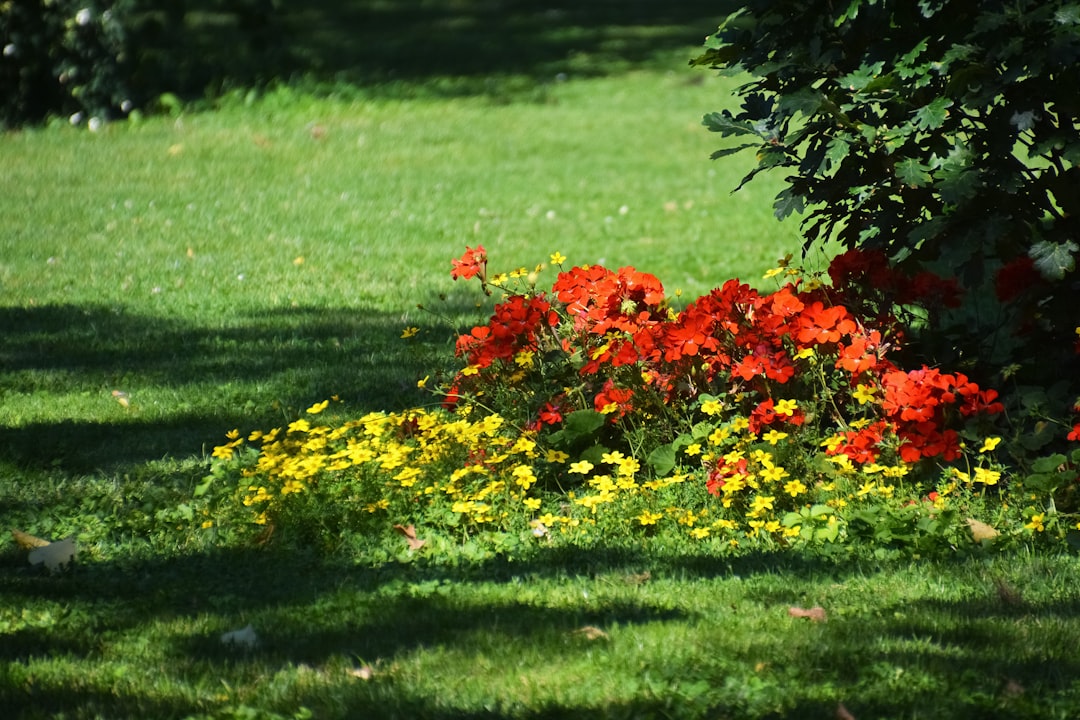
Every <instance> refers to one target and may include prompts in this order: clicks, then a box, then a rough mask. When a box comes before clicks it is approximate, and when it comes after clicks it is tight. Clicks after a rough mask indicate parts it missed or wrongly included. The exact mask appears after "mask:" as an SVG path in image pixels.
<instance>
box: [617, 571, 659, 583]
mask: <svg viewBox="0 0 1080 720" xmlns="http://www.w3.org/2000/svg"><path fill="white" fill-rule="evenodd" d="M623 579H624V580H625V581H626V584H627V585H641V584H643V583H647V582H649V581H650V580H652V573H651V572H649V571H648V570H646V571H645V572H643V573H637V574H631V575H627V576H626V577H625V578H623Z"/></svg>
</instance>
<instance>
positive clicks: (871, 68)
mask: <svg viewBox="0 0 1080 720" xmlns="http://www.w3.org/2000/svg"><path fill="white" fill-rule="evenodd" d="M883 67H885V63H884V62H882V61H879V62H876V63H874V64H873V65H862V66H860V67H859V69H858V70H856V71H855V72H853V73H848V74H847V75H844V76H843V77H841V78H840V79H839V81H838V82H839V83H840V85H842V86H843V87H846V88H847V89H848V90H854V91H858V90H863V89H865V88H866V87H867V86H868V85H869V84H870V83H872V82H873V81H874V79H875V78H876V77H877V76H878V75H879V74H880V73H881V69H882V68H883Z"/></svg>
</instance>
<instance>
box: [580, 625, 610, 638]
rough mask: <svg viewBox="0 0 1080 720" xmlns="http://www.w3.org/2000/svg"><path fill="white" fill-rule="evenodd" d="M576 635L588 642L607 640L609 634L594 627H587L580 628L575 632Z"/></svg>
mask: <svg viewBox="0 0 1080 720" xmlns="http://www.w3.org/2000/svg"><path fill="white" fill-rule="evenodd" d="M573 634H574V635H580V636H581V637H583V638H585V639H586V640H607V639H608V634H607V633H606V632H604V631H603V630H601V629H600V628H598V627H596V626H594V625H586V626H585V627H582V628H578V629H577V630H575V631H574V632H573Z"/></svg>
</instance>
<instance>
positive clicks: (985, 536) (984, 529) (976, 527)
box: [964, 518, 998, 542]
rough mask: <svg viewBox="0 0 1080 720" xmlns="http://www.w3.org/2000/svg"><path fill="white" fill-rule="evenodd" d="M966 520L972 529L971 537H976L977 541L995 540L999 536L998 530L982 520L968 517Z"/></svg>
mask: <svg viewBox="0 0 1080 720" xmlns="http://www.w3.org/2000/svg"><path fill="white" fill-rule="evenodd" d="M964 522H966V523H967V526H968V529H969V530H971V537H972V538H974V539H975V542H982V541H983V540H993V539H994V538H996V537H997V536H998V531H997V530H995V529H994V528H992V527H991V526H989V525H987V524H986V523H984V522H982V521H980V520H976V519H975V518H968V519H967V520H965V521H964Z"/></svg>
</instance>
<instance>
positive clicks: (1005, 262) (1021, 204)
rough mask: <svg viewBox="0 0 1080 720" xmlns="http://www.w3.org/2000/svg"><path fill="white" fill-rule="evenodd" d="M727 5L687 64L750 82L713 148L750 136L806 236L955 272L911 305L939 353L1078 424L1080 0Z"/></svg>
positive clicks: (779, 208) (778, 208) (783, 0)
mask: <svg viewBox="0 0 1080 720" xmlns="http://www.w3.org/2000/svg"><path fill="white" fill-rule="evenodd" d="M723 11H724V13H725V15H726V19H725V20H724V21H723V23H722V25H721V26H720V28H719V30H718V31H717V32H716V34H715V35H713V36H712V37H711V38H709V40H708V42H707V44H706V49H705V51H704V53H703V54H702V55H701V56H700V57H698V58H696V59H695V60H694V61H692V62H693V64H696V65H704V66H709V67H713V68H718V69H721V70H722V71H724V72H728V73H732V74H741V73H747V74H748V75H749V82H747V83H746V84H745V85H743V86H742V87H741V88H740V89H739V90H738V92H737V95H738V97H739V98H740V99H741V108H740V109H739V110H738V111H737V112H730V111H726V110H725V111H722V112H717V113H711V114H709V115H707V116H706V117H705V124H706V125H707V126H708V127H709V129H711V130H713V131H716V132H719V133H720V134H721V135H722V136H724V137H734V138H738V139H739V140H740V141H741V143H740V144H737V145H735V146H734V147H729V148H726V149H723V150H720V151H718V152H717V153H715V155H714V156H722V155H727V154H731V153H734V152H737V151H739V150H742V149H744V148H754V149H755V150H756V153H757V165H756V166H755V167H754V168H753V169H752V170H751V171H750V173H749V174H748V175H747V176H746V178H745V179H744V181H743V182H744V183H745V182H747V181H748V180H750V179H751V178H753V177H754V176H755V175H757V174H758V173H760V172H762V171H764V170H772V169H779V170H780V172H782V173H784V174H785V181H786V186H785V187H784V189H783V190H782V191H781V192H780V194H779V195H778V196H777V198H776V203H775V212H776V215H777V217H779V218H784V217H786V216H788V215H790V214H792V213H805V217H804V220H803V225H802V227H803V234H804V239H805V248H807V249H808V248H810V247H812V246H817V245H822V244H824V243H826V242H828V241H833V240H838V241H839V242H841V243H842V244H843V245H844V246H846V247H848V248H859V249H863V250H868V251H877V252H881V253H884V255H885V256H886V257H887V258H888V260H889V262H890V263H892V264H893V266H894V267H898V268H904V269H906V270H908V271H910V272H911V273H912V274H915V273H918V272H919V271H922V270H935V271H937V272H939V273H944V274H947V275H950V276H954V277H956V278H957V280H958V281H959V285H960V287H961V288H962V290H963V291H964V295H963V301H962V302H961V303H960V305H959V306H958V307H955V308H940V307H938V308H935V307H933V305H934V303H933V302H927V303H925V305H926V307H924V308H921V309H920V310H919V311H918V312H917V313H915V314H914V315H909V317H911V318H912V319H913V321H912V322H911V325H910V327H909V328H908V331H909V333H910V334H912V335H916V336H918V337H919V338H920V340H921V341H922V343H921V349H922V352H923V353H925V356H926V359H928V360H929V361H930V362H941V363H951V364H954V365H956V364H960V365H962V366H966V368H967V369H971V370H973V371H974V372H976V373H981V379H983V380H984V381H990V382H993V383H995V384H1001V383H1006V382H1012V383H1028V384H1029V385H1030V386H1031V387H1032V388H1038V391H1039V393H1041V394H1037V393H1033V392H1025V393H1024V394H1023V395H1022V398H1023V402H1024V403H1025V405H1024V407H1022V408H1020V409H1022V410H1024V412H1025V413H1027V415H1028V416H1029V417H1034V416H1042V415H1053V416H1055V417H1056V418H1058V419H1059V420H1061V421H1064V420H1065V418H1067V417H1068V414H1069V413H1070V412H1071V406H1072V404H1073V403H1074V402H1076V398H1077V396H1076V393H1078V392H1080V382H1078V380H1077V378H1078V376H1080V367H1078V365H1077V361H1076V360H1077V352H1078V350H1080V345H1078V344H1077V341H1078V336H1077V334H1076V330H1077V329H1080V328H1078V326H1080V311H1078V309H1077V308H1078V304H1077V301H1076V297H1077V292H1078V290H1080V284H1078V283H1077V277H1076V273H1075V256H1076V254H1077V252H1078V251H1080V124H1078V122H1080V3H1076V2H1066V1H1065V0H1012V1H1010V2H1001V1H999V0H919V1H918V2H910V1H908V0H836V1H833V0H758V1H752V2H731V3H726V4H724V7H723ZM876 292H877V290H876V289H875V288H869V287H868V288H866V293H867V295H868V297H875V293H876ZM876 299H877V300H878V301H879V302H880V303H885V302H888V300H889V298H887V297H881V296H880V293H878V295H877V296H876ZM919 321H921V324H920V322H919ZM1029 389H1030V388H1029ZM1036 396H1038V398H1040V399H1037V400H1033V399H1032V398H1033V397H1036ZM1017 397H1018V398H1019V397H1021V396H1019V395H1018V396H1017ZM1017 402H1020V400H1017ZM1045 440H1046V441H1047V442H1049V441H1050V436H1049V435H1048V436H1047V437H1046V438H1045ZM1033 442H1034V441H1033ZM1038 442H1042V440H1040V441H1038Z"/></svg>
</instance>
